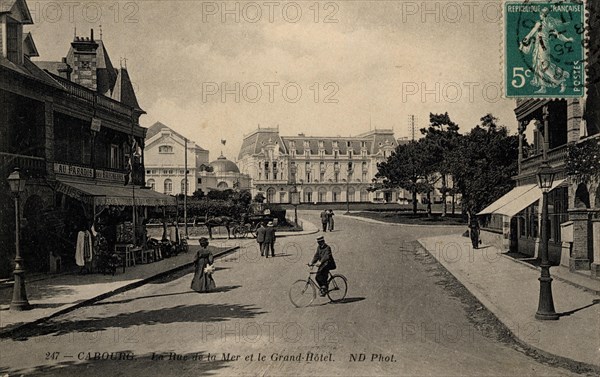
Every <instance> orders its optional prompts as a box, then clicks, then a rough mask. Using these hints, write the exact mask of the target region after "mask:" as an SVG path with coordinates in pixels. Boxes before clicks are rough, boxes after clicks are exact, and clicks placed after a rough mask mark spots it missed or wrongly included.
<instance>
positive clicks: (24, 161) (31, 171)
mask: <svg viewBox="0 0 600 377" xmlns="http://www.w3.org/2000/svg"><path fill="white" fill-rule="evenodd" d="M0 167H2V169H3V170H4V169H6V171H5V173H7V172H8V173H10V172H11V171H12V170H13V169H14V168H19V169H21V172H23V173H24V174H26V175H27V177H29V178H41V177H45V176H46V160H45V159H44V158H43V157H35V156H26V155H20V154H11V153H4V152H0ZM7 176H8V175H7ZM4 178H6V177H4ZM0 179H1V178H0Z"/></svg>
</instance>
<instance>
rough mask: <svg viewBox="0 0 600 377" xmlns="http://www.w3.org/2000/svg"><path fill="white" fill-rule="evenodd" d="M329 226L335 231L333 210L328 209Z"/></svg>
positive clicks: (331, 230) (330, 229)
mask: <svg viewBox="0 0 600 377" xmlns="http://www.w3.org/2000/svg"><path fill="white" fill-rule="evenodd" d="M327 226H328V228H329V231H330V232H333V210H332V209H328V210H327Z"/></svg>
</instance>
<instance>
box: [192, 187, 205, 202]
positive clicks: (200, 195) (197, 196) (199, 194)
mask: <svg viewBox="0 0 600 377" xmlns="http://www.w3.org/2000/svg"><path fill="white" fill-rule="evenodd" d="M205 196H206V195H205V194H204V191H202V189H198V190H196V191H194V192H193V193H192V198H194V199H198V200H200V199H203V198H204V197H205Z"/></svg>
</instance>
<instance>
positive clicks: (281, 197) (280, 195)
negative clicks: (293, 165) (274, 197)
mask: <svg viewBox="0 0 600 377" xmlns="http://www.w3.org/2000/svg"><path fill="white" fill-rule="evenodd" d="M279 203H285V191H281V192H280V193H279Z"/></svg>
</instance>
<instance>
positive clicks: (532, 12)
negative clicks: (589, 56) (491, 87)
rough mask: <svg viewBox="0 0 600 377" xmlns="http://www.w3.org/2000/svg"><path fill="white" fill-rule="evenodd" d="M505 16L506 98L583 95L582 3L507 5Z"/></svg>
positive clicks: (519, 3) (520, 3) (524, 3)
mask: <svg viewBox="0 0 600 377" xmlns="http://www.w3.org/2000/svg"><path fill="white" fill-rule="evenodd" d="M504 18H505V22H504V70H505V71H504V90H505V95H506V97H526V98H569V97H583V96H584V94H585V58H586V43H587V42H586V39H585V5H584V3H583V1H581V0H579V1H577V0H571V1H525V2H524V1H506V2H505V3H504Z"/></svg>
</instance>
